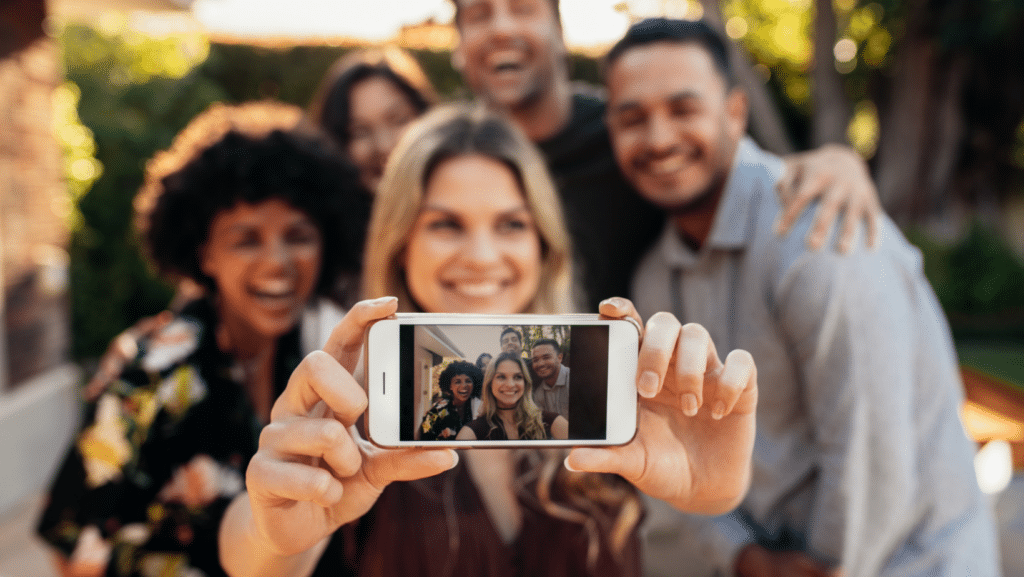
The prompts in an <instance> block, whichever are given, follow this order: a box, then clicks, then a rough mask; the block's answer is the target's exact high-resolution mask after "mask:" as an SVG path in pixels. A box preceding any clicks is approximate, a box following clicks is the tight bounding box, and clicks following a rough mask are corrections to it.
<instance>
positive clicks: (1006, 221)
mask: <svg viewBox="0 0 1024 577" xmlns="http://www.w3.org/2000/svg"><path fill="white" fill-rule="evenodd" d="M561 4H562V18H563V23H564V29H565V34H566V38H567V41H568V43H569V47H570V51H571V57H570V58H571V69H572V74H573V77H574V78H575V79H576V80H578V81H579V82H581V83H587V84H591V85H597V84H598V83H599V79H598V68H599V58H600V55H601V54H602V53H603V51H604V50H606V49H607V47H608V46H609V45H610V44H611V43H612V42H614V41H615V40H616V39H617V38H618V37H619V36H620V35H621V34H622V33H623V32H624V31H625V29H626V27H627V26H628V25H629V23H630V22H632V21H635V20H637V19H639V18H643V17H646V16H652V15H668V16H673V17H681V18H691V19H696V18H701V17H703V18H706V19H708V20H709V21H711V22H712V23H714V24H715V25H716V26H719V27H720V28H721V29H723V30H724V31H725V32H726V33H727V34H728V36H729V37H730V38H731V39H733V40H734V41H735V45H736V47H737V51H736V54H735V57H736V58H737V59H738V60H739V61H740V62H741V66H740V67H739V70H741V73H740V77H741V82H742V83H743V85H744V86H745V88H746V89H747V90H748V92H749V93H750V94H751V96H752V99H751V100H752V115H751V132H752V133H753V135H754V136H755V138H756V139H758V140H759V141H760V142H761V144H762V145H763V146H765V147H766V148H769V149H771V150H773V151H776V152H780V153H784V152H789V151H795V150H801V149H806V148H808V147H812V146H816V145H819V144H822V143H825V142H843V143H848V144H850V145H852V146H853V147H855V148H856V149H857V150H858V151H859V152H860V153H861V154H862V155H863V156H864V157H865V158H866V159H867V160H868V162H869V164H870V166H871V169H872V172H873V175H874V177H875V181H876V183H877V185H878V188H879V192H880V195H881V198H882V201H883V203H884V205H885V208H886V210H887V212H888V213H889V214H890V215H891V216H892V217H893V218H894V219H895V220H896V221H897V222H898V223H899V224H900V226H901V227H902V228H903V230H904V231H905V233H906V234H907V235H908V237H909V238H910V239H911V240H912V242H914V243H915V244H917V245H918V246H919V247H920V248H921V250H922V252H923V254H924V256H925V263H926V273H927V275H928V277H929V279H930V280H931V282H932V285H933V286H934V288H935V291H936V293H937V294H938V296H939V299H940V301H941V303H942V306H943V307H944V309H945V312H946V314H947V316H948V318H949V320H950V323H951V326H952V328H953V332H954V337H955V339H956V343H957V348H958V351H959V354H960V359H961V363H962V365H963V367H964V376H965V384H966V387H967V397H968V403H967V404H966V405H965V409H964V419H965V424H966V425H967V427H968V429H969V431H970V432H971V434H972V435H973V436H974V437H975V438H976V440H978V441H979V447H984V448H985V449H984V450H983V451H982V452H980V453H979V459H980V460H979V470H987V471H989V472H988V473H985V474H986V475H988V477H985V479H989V480H988V481H986V480H983V483H985V482H988V483H990V485H989V487H988V491H989V492H990V493H992V494H993V495H994V497H993V499H999V514H1000V515H1001V516H1002V519H1003V524H1004V527H1006V528H1007V529H1006V531H1007V532H1005V533H1004V547H1003V549H1004V558H1005V559H1006V562H1007V563H1008V565H1007V567H1008V571H1007V573H1008V574H1016V575H1022V574H1024V546H1022V545H1021V542H1024V541H1022V538H1024V537H1022V536H1024V497H1022V496H1021V495H1024V487H1022V485H1024V481H1022V480H1021V470H1022V468H1024V0H871V1H866V0H724V1H721V2H717V1H714V0H703V1H697V0H625V1H614V0H562V2H561ZM452 13H453V10H452V8H451V5H450V4H449V2H448V0H374V1H373V2H362V1H356V0H287V1H285V0H194V1H190V0H0V207H2V213H0V240H2V244H0V264H2V267H0V268H2V271H3V283H2V285H0V463H3V465H0V576H5V575H48V574H49V573H48V570H49V565H48V563H46V562H45V561H46V560H45V556H42V555H43V553H42V551H41V550H38V549H33V548H32V547H33V545H32V544H31V541H30V540H29V538H28V533H29V529H30V528H31V525H32V523H34V514H35V510H36V509H37V507H38V495H39V493H40V492H41V491H42V490H43V489H44V488H45V486H46V484H47V483H48V480H49V478H50V475H51V474H52V470H53V467H54V466H55V463H56V462H57V460H58V459H59V458H60V457H61V456H62V454H63V451H64V447H65V444H66V442H67V440H68V438H69V436H70V434H71V432H72V431H73V430H74V429H75V428H76V426H77V419H78V415H79V412H80V400H79V396H78V387H79V386H80V384H81V382H82V377H83V375H87V374H88V373H89V372H90V371H91V370H92V369H93V368H94V367H95V362H96V358H97V357H98V356H99V355H100V354H101V353H102V352H103V350H104V349H105V348H106V346H107V344H108V343H109V342H110V340H111V339H112V338H113V337H114V336H115V335H116V334H117V333H118V332H120V331H122V330H124V329H125V328H126V327H128V326H130V325H131V324H132V323H134V322H135V321H136V320H137V319H139V318H140V317H142V316H145V315H150V314H153V313H155V312H158V311H160V310H162V309H163V308H164V307H165V306H166V305H167V303H168V300H169V298H170V296H171V294H172V289H171V287H169V286H167V285H165V284H163V283H161V282H160V281H158V280H156V278H155V276H154V274H153V271H152V270H150V269H149V268H148V266H147V265H146V263H145V261H144V259H143V258H142V257H141V255H140V252H139V250H138V245H137V243H136V242H135V241H134V238H133V235H132V226H131V224H132V223H131V215H132V198H133V196H134V194H135V191H136V190H137V189H138V187H139V185H140V183H141V181H142V170H143V167H144V164H145V162H146V160H147V159H148V158H149V157H151V156H152V155H153V153H154V152H155V151H157V150H160V149H162V148H164V147H166V146H167V145H168V144H169V143H170V142H171V139H172V137H173V136H174V134H175V133H176V132H177V131H178V130H180V129H181V128H182V127H184V126H185V124H186V123H187V122H188V121H189V120H190V119H191V118H192V117H193V116H194V115H195V114H197V113H198V112H200V111H201V110H203V109H205V108H206V107H207V106H208V105H209V104H211V103H213V102H217V101H223V102H241V101H245V100H252V99H259V98H275V99H279V100H282V101H285V102H290V103H294V104H297V105H300V106H303V107H304V106H306V105H307V104H308V102H309V99H310V98H311V96H312V94H313V92H314V90H315V89H316V87H317V85H318V83H319V81H320V78H321V76H322V75H323V74H324V72H325V71H326V70H327V69H328V67H329V66H330V65H331V64H332V63H333V62H334V60H336V59H337V58H338V57H339V56H340V55H342V54H344V53H345V52H347V51H349V50H352V49H355V48H360V47H364V46H367V45H380V44H385V43H395V44H398V45H400V46H402V47H405V48H407V49H409V50H410V51H411V52H412V54H413V55H414V56H415V57H416V58H417V59H418V60H419V62H420V63H421V64H422V65H423V67H424V68H425V70H426V72H427V74H428V76H429V77H430V79H431V80H432V81H433V82H434V84H435V86H436V87H437V89H438V91H439V92H440V93H441V95H442V96H443V97H445V98H464V97H467V96H468V95H467V93H466V90H465V88H464V86H463V84H462V81H461V78H460V77H459V75H458V74H457V73H456V72H455V71H454V70H453V69H452V67H451V64H450V51H451V49H452V48H453V46H454V45H455V43H456V41H457V37H456V33H455V31H454V29H453V28H452V27H451V25H450V21H451V18H452ZM986 463H988V464H986ZM1014 470H1016V472H1017V473H1016V475H1012V472H1013V471H1014ZM1008 486H1009V488H1007V487H1008ZM1012 531H1016V533H1012ZM1006 535H1012V536H1014V538H1013V539H1011V540H1009V541H1007V537H1006ZM1014 539H1015V540H1014ZM1014 545H1015V546H1014ZM36 547H37V546H36ZM1013 563H1016V565H1013ZM1015 571H1016V572H1015Z"/></svg>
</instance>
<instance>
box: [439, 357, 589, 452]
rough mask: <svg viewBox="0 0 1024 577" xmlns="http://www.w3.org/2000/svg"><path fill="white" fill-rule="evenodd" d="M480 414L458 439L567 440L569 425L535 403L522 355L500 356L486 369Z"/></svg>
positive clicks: (560, 417)
mask: <svg viewBox="0 0 1024 577" xmlns="http://www.w3.org/2000/svg"><path fill="white" fill-rule="evenodd" d="M483 401H484V402H483V407H482V408H481V414H480V416H479V417H477V418H476V419H473V420H472V421H470V422H469V423H467V424H466V426H465V427H462V429H461V430H460V431H459V435H458V436H457V437H456V439H458V440H460V441H472V440H476V439H482V440H487V441H506V440H513V441H516V440H519V439H567V438H568V437H569V422H568V421H566V420H565V417H562V416H561V415H559V414H558V413H554V412H551V411H541V410H540V407H538V406H537V405H536V403H534V402H533V382H532V381H531V379H530V371H528V370H527V369H526V362H525V361H523V358H522V357H521V356H519V355H515V354H512V353H501V354H500V355H498V358H497V359H495V360H494V362H493V363H491V364H490V365H489V366H488V367H487V374H485V375H484V397H483Z"/></svg>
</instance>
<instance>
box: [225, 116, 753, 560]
mask: <svg viewBox="0 0 1024 577" xmlns="http://www.w3.org/2000/svg"><path fill="white" fill-rule="evenodd" d="M371 239H372V240H371V242H369V243H368V251H367V257H366V259H365V267H366V268H365V276H364V279H365V281H364V282H365V285H364V286H365V287H366V295H367V296H369V297H378V298H376V299H375V300H370V301H363V302H360V303H358V304H356V305H355V306H354V307H353V308H352V309H351V310H350V311H349V313H348V314H347V315H346V317H345V319H344V320H343V321H342V322H341V323H340V324H339V325H338V326H337V327H336V328H335V330H334V333H333V334H332V335H331V339H330V341H329V342H328V343H327V345H326V347H325V349H324V351H322V352H316V353H313V354H312V355H310V356H308V357H307V358H306V359H305V360H304V361H303V363H302V365H301V366H300V367H299V368H298V369H297V370H296V371H295V373H293V375H292V379H291V381H290V382H289V387H288V389H287V390H286V391H285V392H284V394H283V395H282V396H281V397H280V398H279V400H278V402H277V403H276V404H275V406H274V410H273V413H272V421H271V423H270V424H269V425H268V426H267V427H266V428H265V429H264V430H263V434H262V436H261V446H260V451H259V452H258V453H257V455H256V457H254V458H253V460H252V463H251V465H250V467H249V470H248V473H247V488H248V491H249V493H248V495H246V496H240V497H239V498H236V499H235V501H234V502H233V503H232V505H231V507H230V509H229V510H228V513H227V515H226V517H225V519H224V522H223V523H222V524H221V534H220V551H221V559H222V561H223V563H224V566H225V568H226V569H227V571H228V572H229V573H230V574H232V575H236V576H242V575H310V574H314V572H315V574H320V572H323V574H338V573H339V572H341V573H342V574H350V575H383V576H397V575H431V576H434V575H493V576H503V575H512V574H522V575H640V574H641V568H640V563H639V559H640V557H639V539H638V532H637V525H638V523H639V520H640V518H641V516H642V511H641V508H640V501H639V496H638V493H637V489H639V490H641V491H644V492H646V493H648V494H650V495H652V496H653V497H656V498H659V499H662V500H665V501H666V502H668V503H670V504H672V505H673V506H675V507H676V508H678V509H680V510H682V511H687V512H695V513H705V514H709V513H715V512H722V511H727V510H729V509H731V508H732V507H734V506H735V505H736V503H738V501H739V499H740V498H741V497H742V495H743V493H744V491H745V489H746V486H747V484H748V483H749V476H750V471H749V468H750V454H751V451H752V448H753V440H754V410H755V407H756V402H757V384H756V369H755V368H754V365H753V361H752V359H751V358H750V355H749V354H746V353H743V352H742V351H735V352H733V353H732V354H730V355H729V357H728V359H727V362H726V363H725V364H724V365H723V364H722V363H721V361H719V357H718V355H717V353H716V352H715V349H714V345H713V343H712V342H711V340H710V338H709V337H708V333H707V331H706V330H704V329H703V328H702V327H699V326H697V325H687V326H686V327H681V326H680V323H679V321H677V320H676V319H675V318H674V317H672V316H671V315H668V314H658V315H655V316H654V317H652V318H651V319H650V320H649V322H648V323H647V325H646V330H645V335H644V338H643V341H642V345H641V349H640V352H639V354H640V358H639V366H640V370H639V371H638V381H637V382H638V389H639V392H640V396H641V399H640V418H639V429H638V432H637V435H636V437H635V438H634V439H633V441H631V442H630V443H629V444H627V445H624V446H621V447H612V448H577V449H574V450H573V451H572V452H570V453H569V454H568V457H566V454H565V453H563V452H560V451H539V450H516V451H509V450H490V451H484V450H472V451H466V452H463V453H462V460H463V463H462V464H460V462H459V461H460V458H459V455H458V454H457V453H455V452H454V451H451V450H447V449H419V448H417V449H398V450H393V449H382V448H379V447H375V446H373V445H372V444H370V443H368V442H366V441H364V440H363V438H362V436H361V434H360V433H359V430H358V428H357V427H355V426H354V425H355V424H356V423H357V421H359V419H360V418H361V416H362V414H363V412H364V411H365V409H366V404H367V401H366V395H365V393H364V391H363V389H362V387H361V386H360V385H359V380H358V379H361V378H362V377H361V369H357V365H358V364H359V358H360V352H361V349H362V346H363V334H364V331H365V328H366V326H367V324H368V323H370V322H372V321H373V320H375V319H379V318H383V317H386V316H388V315H391V314H393V313H394V312H395V311H396V310H399V309H400V308H401V309H403V310H422V311H427V312H489V313H498V314H508V313H521V312H554V313H559V312H567V311H568V310H570V301H571V299H570V298H569V290H568V289H569V278H570V273H571V271H570V268H569V256H568V255H569V243H568V240H567V235H566V233H565V230H564V228H563V226H562V224H561V219H560V209H559V206H558V203H557V201H556V198H555V196H554V193H553V191H552V186H551V182H550V180H549V178H548V176H547V173H546V172H545V171H544V169H543V164H542V163H541V161H540V159H539V157H538V155H537V152H536V151H535V150H534V149H533V148H532V146H531V145H530V144H529V143H528V141H527V140H526V139H525V137H524V136H523V135H522V134H520V133H519V132H518V131H516V130H515V129H513V128H512V127H511V125H509V124H508V123H507V122H506V121H505V120H503V119H502V118H500V117H497V116H495V115H493V114H489V113H486V112H484V111H482V110H480V109H475V108H465V107H454V108H446V109H441V110H438V111H435V112H433V113H430V114H428V115H427V116H426V117H425V118H424V119H423V120H422V121H421V123H420V124H418V125H415V126H414V127H412V128H410V130H409V131H408V132H407V133H406V135H405V136H404V137H403V140H402V142H401V143H400V144H399V146H398V147H397V148H396V150H395V152H394V154H393V155H392V158H391V160H390V161H389V163H388V167H387V169H386V171H385V174H384V179H383V181H382V185H381V188H380V190H379V192H378V198H377V203H376V204H375V206H374V213H373V217H372V219H371ZM385 295H397V298H396V297H395V296H385ZM600 312H601V313H602V314H604V315H606V316H610V317H624V316H633V317H634V318H635V317H636V313H635V312H634V311H633V308H632V305H631V304H630V303H629V302H628V301H626V300H625V299H619V298H614V299H609V300H607V301H605V302H603V303H602V305H601V311H600ZM497 364H499V363H498V362H493V363H491V366H494V365H497ZM501 364H504V365H508V364H509V363H507V362H506V363H501ZM519 366H520V368H522V365H519ZM489 370H490V369H489ZM513 372H514V371H513ZM507 392H509V393H511V395H512V396H515V391H507ZM691 394H692V395H696V396H697V398H698V399H701V400H702V401H703V402H702V403H701V404H700V406H699V408H698V409H697V410H696V411H691V412H690V413H689V414H685V413H684V412H683V409H682V407H683V406H684V404H683V400H682V399H683V396H684V395H691ZM522 396H523V397H527V396H528V395H522ZM508 404H509V405H510V404H511V403H508ZM324 407H326V408H327V409H328V411H327V413H326V415H325V414H324V411H323V408H324ZM712 407H713V408H714V409H713V410H712ZM527 434H529V433H527V432H526V431H525V430H524V432H523V435H524V436H525V435H527ZM563 463H564V466H563ZM582 471H590V472H588V473H583V472H582ZM609 473H613V474H609ZM415 479H419V480H418V481H415Z"/></svg>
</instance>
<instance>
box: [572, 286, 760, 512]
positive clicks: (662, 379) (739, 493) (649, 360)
mask: <svg viewBox="0 0 1024 577" xmlns="http://www.w3.org/2000/svg"><path fill="white" fill-rule="evenodd" d="M601 313H602V315H603V316H607V317H612V318H621V317H626V316H629V317H632V318H634V319H635V320H637V321H639V320H640V317H639V316H638V315H637V313H636V311H635V310H634V308H633V305H632V303H630V302H629V301H628V300H625V299H618V298H613V299H608V300H606V301H604V302H603V303H601ZM638 366H639V368H638V377H637V380H638V391H639V393H640V395H641V399H640V411H639V412H640V417H639V423H638V426H637V435H636V437H635V438H634V439H633V440H632V441H630V442H629V443H628V444H626V445H624V446H621V447H609V448H589V447H584V448H577V449H574V450H573V451H572V452H571V453H570V454H569V457H568V458H567V459H566V466H568V467H569V468H570V469H573V470H577V471H593V472H606V473H616V474H618V475H621V476H622V477H623V478H625V479H626V480H628V481H630V482H631V483H633V484H634V485H635V486H636V487H637V488H638V489H640V490H641V491H643V492H645V493H647V494H649V495H651V496H653V497H656V498H659V499H662V500H664V501H667V502H669V503H671V504H672V505H673V506H675V507H676V508H677V509H679V510H680V511H684V512H690V513H699V514H706V515H714V514H721V513H725V512H727V511H729V510H731V509H732V508H734V507H735V506H736V505H737V504H738V503H739V501H740V500H741V499H742V497H743V495H744V494H745V492H746V490H747V487H748V486H749V484H750V459H751V454H752V453H753V448H754V434H755V422H756V419H755V412H756V409H757V368H756V366H755V365H754V361H753V358H752V357H751V356H750V353H748V352H746V351H732V352H731V353H729V355H728V356H727V357H726V361H725V363H724V364H723V363H722V361H721V360H720V359H719V357H718V353H717V351H716V349H715V344H714V342H713V341H712V340H711V337H710V335H709V334H708V332H707V330H705V329H704V327H702V326H700V325H697V324H693V323H691V324H687V325H685V326H682V325H681V324H680V322H679V321H678V320H677V319H676V318H675V317H674V316H672V315H671V314H668V313H658V314H656V315H654V316H652V317H651V318H650V319H649V320H648V322H647V325H646V327H645V329H644V334H643V341H642V344H641V348H640V355H639V361H638Z"/></svg>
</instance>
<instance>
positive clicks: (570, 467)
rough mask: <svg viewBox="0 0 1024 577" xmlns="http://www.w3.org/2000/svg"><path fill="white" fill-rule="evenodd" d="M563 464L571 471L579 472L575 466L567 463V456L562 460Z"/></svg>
mask: <svg viewBox="0 0 1024 577" xmlns="http://www.w3.org/2000/svg"><path fill="white" fill-rule="evenodd" d="M563 464H564V465H565V468H566V469H569V470H570V471H572V472H573V473H579V472H580V470H579V469H577V468H575V467H573V466H572V465H570V464H569V457H566V458H565V461H563Z"/></svg>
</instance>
